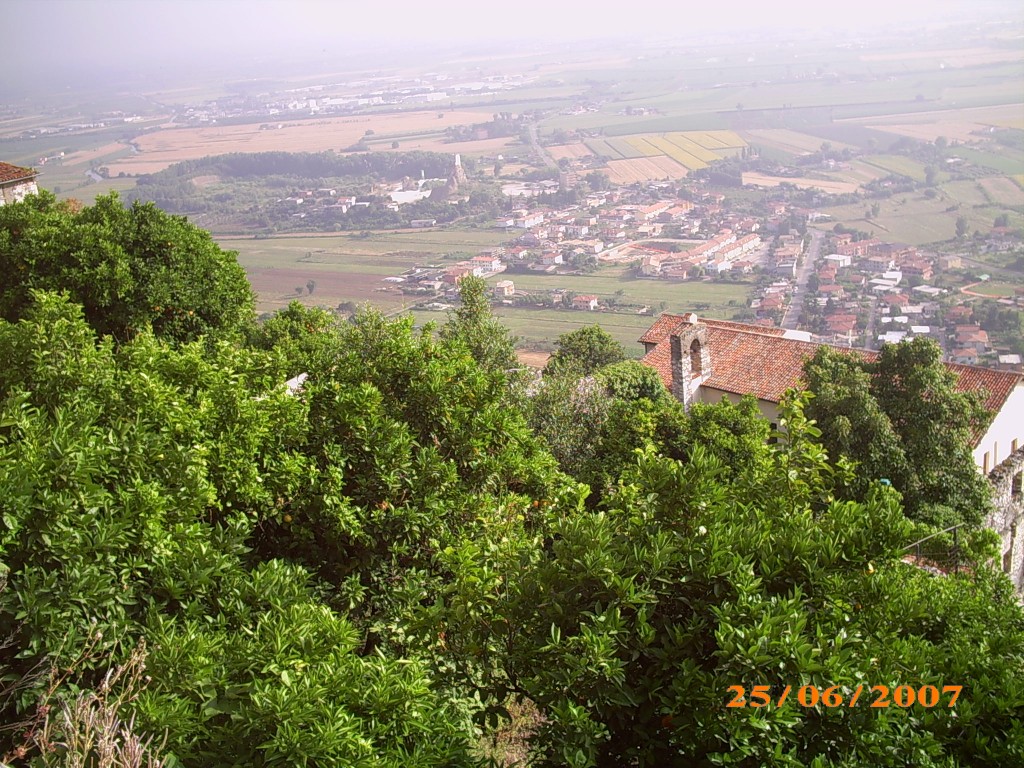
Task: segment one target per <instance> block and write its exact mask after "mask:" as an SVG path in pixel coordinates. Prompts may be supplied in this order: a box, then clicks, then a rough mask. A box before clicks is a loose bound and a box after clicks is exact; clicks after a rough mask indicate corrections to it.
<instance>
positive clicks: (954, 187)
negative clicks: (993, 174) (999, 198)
mask: <svg viewBox="0 0 1024 768" xmlns="http://www.w3.org/2000/svg"><path fill="white" fill-rule="evenodd" d="M940 190H941V191H942V193H943V194H945V195H948V196H949V197H950V198H952V199H953V200H956V201H957V202H958V203H960V204H961V205H970V206H984V205H990V204H991V202H992V201H991V199H990V197H991V196H990V195H988V194H986V192H985V190H984V189H983V188H982V186H981V185H980V184H979V183H978V182H977V181H951V182H949V183H947V184H943V185H942V186H941V187H940Z"/></svg>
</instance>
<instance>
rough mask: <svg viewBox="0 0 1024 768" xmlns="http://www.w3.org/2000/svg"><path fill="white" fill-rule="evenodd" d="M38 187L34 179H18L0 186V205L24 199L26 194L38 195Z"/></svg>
mask: <svg viewBox="0 0 1024 768" xmlns="http://www.w3.org/2000/svg"><path fill="white" fill-rule="evenodd" d="M38 194H39V188H38V187H37V186H36V183H35V182H34V181H19V182H18V183H16V184H7V185H5V186H3V187H2V188H0V205H3V204H4V203H16V202H19V201H21V200H24V199H25V197H26V196H27V195H38Z"/></svg>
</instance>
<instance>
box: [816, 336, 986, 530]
mask: <svg viewBox="0 0 1024 768" xmlns="http://www.w3.org/2000/svg"><path fill="white" fill-rule="evenodd" d="M804 376H805V378H806V380H807V385H808V389H809V390H810V391H811V392H812V393H813V394H814V395H815V397H814V398H813V399H812V400H811V402H810V405H809V406H808V415H809V416H811V417H812V418H814V419H815V420H816V421H817V422H818V425H819V427H820V428H821V430H822V438H821V439H822V444H823V445H824V446H825V448H826V449H827V450H828V451H829V453H830V455H832V456H834V457H836V458H838V457H840V456H846V457H848V458H850V459H852V460H854V461H856V462H858V464H859V465H860V469H859V471H858V477H859V480H858V481H857V484H858V486H859V487H861V488H863V487H864V486H865V484H867V483H870V482H871V481H872V480H873V479H879V478H886V479H888V480H890V481H891V482H892V483H893V485H894V486H895V487H896V488H897V490H899V491H900V492H901V493H902V494H903V503H904V509H905V511H906V513H907V515H908V516H909V517H911V518H913V519H915V520H921V521H923V522H927V523H929V524H933V525H937V526H939V527H946V526H949V525H954V524H956V523H959V522H966V523H969V524H971V525H977V524H979V523H980V522H981V520H982V519H983V518H984V516H985V515H986V514H987V513H988V512H989V511H990V510H991V508H992V507H991V505H992V501H991V495H990V492H989V487H988V483H987V482H986V480H985V478H984V477H983V476H982V475H981V474H980V473H979V472H978V471H977V468H976V466H975V463H974V459H973V457H972V455H971V446H972V443H973V439H974V437H975V435H976V434H979V433H980V431H981V430H982V429H983V428H984V426H985V425H987V423H988V421H989V419H990V415H989V414H988V413H987V412H986V411H985V409H984V408H983V406H982V404H981V401H980V398H979V397H978V396H976V395H973V394H970V393H965V392H958V391H957V390H956V375H955V374H954V373H953V372H951V371H950V370H949V369H948V368H946V367H945V366H944V365H943V364H942V353H941V350H940V349H939V347H938V346H937V345H936V344H934V343H933V342H931V341H929V340H928V339H914V340H913V341H908V342H903V343H901V344H887V345H885V346H884V347H883V348H882V351H881V352H880V353H879V355H878V359H877V360H876V361H874V362H868V361H866V360H864V359H862V358H860V357H859V356H857V355H855V354H850V353H846V352H842V351H839V350H836V349H832V348H829V347H820V348H819V349H818V351H817V353H816V354H815V356H814V357H813V358H811V359H810V360H808V361H807V364H806V365H805V367H804Z"/></svg>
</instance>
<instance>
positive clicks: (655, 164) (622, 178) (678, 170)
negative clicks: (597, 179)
mask: <svg viewBox="0 0 1024 768" xmlns="http://www.w3.org/2000/svg"><path fill="white" fill-rule="evenodd" d="M686 174H687V170H686V168H684V167H683V166H681V165H680V164H679V163H677V162H675V161H674V160H672V159H671V158H668V157H665V156H664V155H659V156H657V157H639V158H636V159H635V160H610V161H609V162H608V178H609V179H611V181H612V183H614V184H632V183H634V182H637V181H657V180H659V179H666V178H667V179H681V178H683V177H685V176H686Z"/></svg>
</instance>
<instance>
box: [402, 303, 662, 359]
mask: <svg viewBox="0 0 1024 768" xmlns="http://www.w3.org/2000/svg"><path fill="white" fill-rule="evenodd" d="M494 314H495V315H497V316H498V319H499V320H500V321H501V323H502V325H504V326H505V327H506V328H508V329H509V330H510V331H511V332H512V333H513V334H514V335H516V336H519V337H520V339H521V343H525V344H528V345H530V346H534V345H536V346H543V347H547V348H553V347H554V343H555V340H556V339H557V338H558V337H559V336H561V335H562V334H563V333H568V332H570V331H575V330H577V329H579V328H582V327H584V326H587V325H600V326H601V327H602V328H604V330H606V331H607V332H608V333H609V334H610V335H611V336H612V337H613V338H614V339H615V340H616V341H618V342H619V343H620V344H622V346H623V348H624V349H625V350H626V354H627V355H628V356H630V357H635V358H639V357H642V356H643V353H644V347H643V344H639V343H637V339H639V338H640V337H641V336H642V335H643V334H644V331H646V330H647V329H648V328H650V327H651V325H653V324H654V320H655V316H656V315H657V313H654V314H653V315H650V314H648V315H631V314H620V313H616V312H583V311H580V310H572V309H540V308H537V307H507V306H504V307H502V306H499V307H495V308H494ZM430 315H432V317H430ZM415 317H416V319H417V322H423V321H425V320H431V319H432V320H434V321H435V322H437V321H441V320H443V319H444V316H443V314H441V315H439V314H438V313H436V312H434V313H431V312H422V313H421V312H416V313H415Z"/></svg>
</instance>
